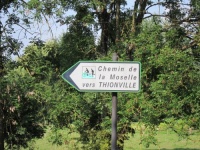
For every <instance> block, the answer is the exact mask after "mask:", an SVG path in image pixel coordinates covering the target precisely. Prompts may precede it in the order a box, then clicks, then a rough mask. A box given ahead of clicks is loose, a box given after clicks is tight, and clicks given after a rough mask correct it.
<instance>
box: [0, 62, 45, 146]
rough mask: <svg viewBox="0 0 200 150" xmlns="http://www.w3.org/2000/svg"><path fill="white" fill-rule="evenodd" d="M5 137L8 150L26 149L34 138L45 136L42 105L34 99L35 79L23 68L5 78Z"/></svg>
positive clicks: (18, 68) (3, 96)
mask: <svg viewBox="0 0 200 150" xmlns="http://www.w3.org/2000/svg"><path fill="white" fill-rule="evenodd" d="M3 79H4V82H2V83H3V84H4V85H5V86H4V87H3V88H4V90H5V91H6V92H5V93H4V94H3V95H2V97H1V98H3V99H4V110H5V112H4V115H5V116H4V117H5V128H4V131H5V132H4V136H5V141H6V143H7V146H8V149H13V148H15V147H18V148H19V147H20V146H23V147H26V146H27V142H28V141H30V140H31V139H32V138H35V137H37V138H40V137H42V135H43V134H44V127H43V124H42V118H41V117H42V115H41V112H40V111H39V110H40V108H41V104H40V102H39V101H37V99H35V98H34V92H33V89H34V82H35V80H34V78H33V77H31V76H30V75H29V74H28V72H27V71H26V70H25V69H24V68H23V67H20V66H19V67H16V68H15V69H13V70H11V71H9V72H8V73H7V75H6V76H5V77H4V78H3Z"/></svg>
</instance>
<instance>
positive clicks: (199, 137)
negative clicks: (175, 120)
mask: <svg viewBox="0 0 200 150" xmlns="http://www.w3.org/2000/svg"><path fill="white" fill-rule="evenodd" d="M156 138H157V139H158V144H157V145H150V147H149V148H145V147H144V146H143V145H142V144H139V143H140V135H139V133H136V134H135V136H134V137H131V138H130V139H129V140H127V141H125V150H143V149H147V150H200V134H194V135H191V136H190V140H187V139H181V138H180V137H178V135H177V134H175V133H174V132H169V131H158V135H157V136H156Z"/></svg>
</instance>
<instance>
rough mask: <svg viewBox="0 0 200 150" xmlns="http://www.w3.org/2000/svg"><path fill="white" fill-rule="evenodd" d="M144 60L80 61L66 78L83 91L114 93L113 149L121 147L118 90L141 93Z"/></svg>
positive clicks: (64, 76) (67, 73)
mask: <svg viewBox="0 0 200 150" xmlns="http://www.w3.org/2000/svg"><path fill="white" fill-rule="evenodd" d="M140 72H141V64H140V62H134V61H127V62H120V61H117V54H116V53H114V54H113V61H79V62H77V63H76V64H74V65H73V66H72V67H71V68H69V69H68V70H67V71H65V72H64V73H63V74H62V78H63V79H64V80H65V81H66V82H68V83H69V84H70V85H72V86H73V87H74V88H76V89H77V90H78V91H80V92H112V135H111V147H112V148H111V149H112V150H116V149H117V92H139V90H140Z"/></svg>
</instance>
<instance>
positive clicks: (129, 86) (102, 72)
mask: <svg viewBox="0 0 200 150" xmlns="http://www.w3.org/2000/svg"><path fill="white" fill-rule="evenodd" d="M140 70H141V64H140V63H139V62H119V61H116V62H115V61H103V62H96V61H79V62H77V63H76V64H75V65H73V66H72V67H71V68H69V69H68V70H67V71H65V72H64V73H63V74H62V78H63V79H64V80H65V81H67V82H68V83H69V84H71V85H72V86H74V87H75V88H76V89H77V90H78V91H80V92H81V91H82V92H92V91H95V92H101V91H104V92H125V91H126V92H138V91H139V90H140Z"/></svg>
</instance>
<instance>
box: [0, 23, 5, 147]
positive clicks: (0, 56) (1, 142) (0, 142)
mask: <svg viewBox="0 0 200 150" xmlns="http://www.w3.org/2000/svg"><path fill="white" fill-rule="evenodd" d="M1 30H2V23H1V21H0V78H2V76H3V49H2V47H1V46H2V45H1V39H2V38H1V37H2V31H1ZM2 92H3V91H2V89H1V88H0V94H2ZM3 120H4V114H3V99H2V96H1V95H0V150H4V126H3V122H4V121H3Z"/></svg>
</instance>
